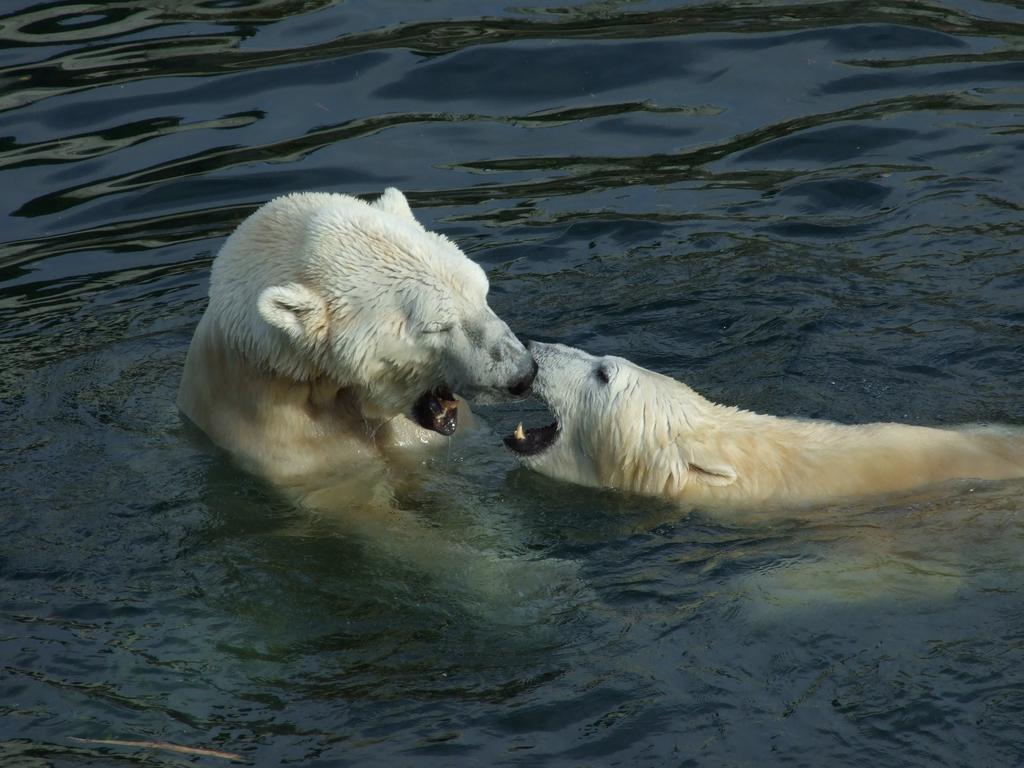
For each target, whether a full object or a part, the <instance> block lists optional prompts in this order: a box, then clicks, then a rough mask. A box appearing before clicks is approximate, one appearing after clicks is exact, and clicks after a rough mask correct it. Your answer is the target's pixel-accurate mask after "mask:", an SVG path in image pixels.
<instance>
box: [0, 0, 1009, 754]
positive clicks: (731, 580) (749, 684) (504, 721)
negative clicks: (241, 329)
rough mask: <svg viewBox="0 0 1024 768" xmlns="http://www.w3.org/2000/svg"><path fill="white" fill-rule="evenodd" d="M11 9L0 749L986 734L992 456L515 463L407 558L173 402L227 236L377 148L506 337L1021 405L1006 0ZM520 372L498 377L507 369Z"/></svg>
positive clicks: (445, 498) (2, 375)
mask: <svg viewBox="0 0 1024 768" xmlns="http://www.w3.org/2000/svg"><path fill="white" fill-rule="evenodd" d="M3 13H4V14H6V15H5V16H3V17H0V84H2V87H0V169H2V174H3V175H2V178H3V182H4V183H3V184H2V185H0V211H2V213H3V216H4V218H3V231H2V234H0V240H2V243H0V355H2V359H3V361H4V363H3V365H2V366H0V434H3V436H4V438H5V439H4V442H3V446H4V447H3V450H2V451H0V478H2V487H3V491H4V492H3V498H4V504H3V505H2V507H0V762H4V763H10V764H11V765H28V766H37V765H38V766H43V765H53V766H78V765H132V764H139V765H180V764H182V763H183V762H184V763H189V762H199V763H202V764H218V763H221V762H222V761H219V760H217V759H216V758H202V759H198V758H197V759H195V760H193V758H188V757H183V756H180V755H174V754H172V753H168V752H161V751H155V750H147V749H138V748H125V747H116V746H110V745H107V746H103V745H97V744H89V743H83V742H79V741H75V739H76V738H82V739H135V740H149V741H167V742H172V743H175V744H183V745H190V746H197V747H207V748H212V749H220V750H225V751H229V752H234V753H238V754H240V755H242V756H243V757H244V758H245V759H246V760H247V761H249V762H251V763H252V764H255V765H261V766H280V765H302V766H342V765H358V766H372V765H382V766H383V765H388V766H391V765H410V764H415V765H421V764H422V765H467V766H476V765H486V764H497V765H524V766H534V765H552V766H562V765H565V766H578V765H611V764H619V765H631V766H661V765H735V766H748V765H749V766H754V765H764V764H771V765H776V764H777V765H809V766H810V765H831V766H843V765H849V766H861V765H864V764H872V765H884V766H934V765H972V766H973V765H1015V764H1017V763H1019V762H1020V761H1021V760H1022V759H1024V754H1022V752H1024V748H1022V746H1021V745H1022V744H1024V728H1022V726H1021V722H1022V714H1024V673H1022V672H1021V669H1024V619H1022V616H1024V611H1022V608H1024V600H1022V598H1021V588H1022V586H1024V571H1022V566H1021V562H1022V559H1021V551H1022V548H1024V502H1022V500H1021V499H1022V496H1021V491H1022V490H1024V484H1022V483H1005V484H991V485H986V484H976V483H970V482H965V483H953V484H951V485H950V486H949V487H947V488H944V489H942V490H941V492H938V493H928V494H915V495H911V496H905V497H901V498H897V499H884V500H875V501H871V502H866V503H864V504H861V505H857V506H845V507H843V506H832V507H829V508H826V509H820V510H815V511H814V513H813V514H807V513H804V514H802V515H794V516H792V517H773V518H770V519H765V518H763V517H758V516H756V515H754V516H738V515H733V516H730V515H723V514H711V513H708V512H703V511H701V510H693V511H684V512H681V511H679V510H676V509H673V508H670V507H668V506H667V505H665V504H662V503H659V502H652V501H649V500H641V499H636V498H633V497H628V496H624V495H620V494H615V493H600V492H593V491H587V490H583V489H578V488H574V487H570V486H566V485H562V484H559V483H555V482H552V481H547V480H545V479H543V478H538V477H535V476H533V475H530V474H529V473H526V472H524V471H522V470H519V469H517V468H516V466H515V463H514V461H513V460H512V458H511V457H510V456H509V455H507V454H506V453H505V452H504V451H503V449H502V448H501V446H500V444H499V441H498V438H497V435H498V434H499V433H500V432H501V431H502V430H504V429H506V428H507V427H508V426H510V424H511V423H514V420H515V418H517V416H518V415H519V413H518V411H517V410H516V409H510V408H491V409H485V411H486V415H487V417H488V418H489V419H490V421H491V423H492V424H493V425H494V431H493V432H492V433H485V434H484V435H483V436H480V437H479V438H473V439H472V440H469V441H467V442H463V443H462V444H460V445H457V446H455V447H454V448H453V451H452V453H451V456H450V457H448V456H446V457H440V458H439V459H438V460H437V461H436V462H435V464H434V465H433V466H431V467H429V468H428V470H429V471H428V472H427V474H428V476H429V481H427V482H424V484H423V485H422V486H421V487H419V488H417V489H416V490H415V491H413V492H410V493H409V494H407V496H406V497H405V498H403V499H402V503H403V505H404V506H405V507H406V508H407V509H409V510H410V511H412V512H413V513H415V514H417V515H420V516H421V517H422V519H424V520H425V521H427V522H428V523H429V524H431V525H434V526H436V527H437V529H438V531H441V532H443V533H444V535H445V536H446V537H449V538H450V539H451V541H452V542H453V544H455V545H457V546H459V547H463V548H464V551H466V552H473V553H474V557H473V558H470V559H468V560H467V562H466V563H464V564H461V565H459V564H453V569H452V570H453V573H452V575H451V577H450V578H448V577H438V576H436V575H434V576H429V577H425V576H424V575H423V574H422V573H421V572H419V571H418V570H417V568H415V567H414V566H413V565H410V564H409V563H407V562H403V561H402V560H401V559H396V558H394V557H390V556H389V552H388V550H387V548H386V547H382V546H381V545H380V543H379V542H374V541H372V540H367V539H366V538H362V537H358V536H352V535H349V534H348V533H346V531H345V529H344V527H343V526H339V525H338V521H336V520H331V519H329V518H325V517H323V516H313V515H310V514H308V513H306V512H303V511H301V510H298V509H295V508H293V507H291V506H290V505H288V504H287V503H286V502H284V501H282V500H281V499H279V498H278V497H276V496H275V495H274V494H273V493H272V492H271V491H270V490H269V489H267V488H265V487H264V486H262V485H261V484H260V483H259V482H258V481H257V480H255V479H253V478H250V477H247V476H246V475H244V474H242V473H241V472H239V471H238V470H236V469H234V468H233V467H232V466H231V465H230V463H229V462H227V461H225V459H224V458H223V457H222V456H220V455H218V454H217V453H216V452H214V451H212V450H210V448H209V447H208V446H207V445H205V444H204V443H203V442H202V440H199V439H196V436H195V435H194V434H191V433H190V432H189V431H188V430H187V429H185V428H184V426H183V425H182V423H181V421H180V418H179V416H178V414H177V412H176V409H175V407H174V396H175V391H176V388H177V382H178V377H179V375H180V371H181V366H182V362H183V358H184V354H185V351H186V349H187V346H188V341H189V338H190V336H191V333H192V329H193V328H194V326H195V324H196V322H197V320H198V318H199V316H200V314H201V312H202V310H203V307H204V306H205V300H206V290H207V277H208V271H209V266H210V262H211V260H212V258H213V256H214V254H215V253H216V251H217V248H218V247H219V246H220V244H221V243H222V242H223V239H224V237H225V236H226V235H227V233H228V232H230V231H231V230H232V229H233V228H234V227H235V226H236V225H237V224H238V222H239V221H240V220H241V219H242V218H243V217H244V216H246V215H247V214H248V213H250V212H251V211H252V210H254V209H255V207H256V206H258V205H259V204H260V203H262V202H264V201H266V200H268V199H269V198H271V197H273V196H275V195H278V194H281V193H285V192H289V191H293V190H300V189H318V190H329V191H337V192H345V193H350V194H358V195H365V196H372V195H374V194H377V193H379V192H380V191H381V190H382V189H383V188H384V187H385V186H388V185H395V186H398V187H400V188H401V189H403V190H405V191H406V192H407V194H408V195H409V197H410V200H411V201H412V203H413V204H414V207H415V209H416V211H417V214H418V215H419V216H420V217H421V218H422V220H423V221H424V223H425V224H426V225H427V226H429V227H432V228H435V229H437V230H439V231H442V232H444V233H445V234H447V235H449V236H450V237H452V238H454V239H455V240H456V241H457V242H459V243H460V244H461V245H462V246H463V248H464V249H465V250H466V251H467V252H468V253H469V254H471V255H472V256H473V258H475V259H477V260H478V261H479V262H480V263H481V264H482V265H483V266H484V267H485V268H486V269H487V271H488V273H489V275H490V277H491V283H492V292H491V303H492V306H494V308H495V309H496V310H497V311H498V312H499V314H501V315H502V316H503V317H504V318H505V319H506V320H507V321H508V322H509V324H510V325H511V326H512V327H513V328H514V329H515V330H516V331H517V332H518V333H520V334H521V335H522V336H523V337H526V338H540V339H552V340H560V341H565V342H568V343H571V344H575V345H579V346H584V347H586V348H588V349H590V350H592V351H595V352H607V353H613V354H621V355H625V356H628V357H630V358H632V359H634V360H636V361H637V362H639V363H641V364H643V365H647V366H649V367H653V368H655V369H657V370H659V371H662V372H664V373H667V374H670V375H673V376H676V377H679V378H682V379H684V380H685V381H687V382H688V383H689V384H690V385H691V386H693V387H695V388H696V389H698V391H701V392H702V393H704V394H705V395H707V396H709V397H711V398H713V399H717V400H721V401H724V402H728V403H734V404H737V405H741V406H744V407H747V408H753V409H756V410H761V411H767V412H772V413H778V414H785V415H798V416H811V417H824V418H832V419H837V420H841V421H849V422H854V421H867V420H883V419H884V420H900V421H910V422H914V423H926V424H937V425H948V424H956V423H962V422H1005V423H1017V424H1024V398H1022V396H1021V393H1022V391H1024V366H1022V365H1021V360H1022V359H1024V343H1022V330H1024V260H1022V251H1024V215H1022V214H1024V188H1022V182H1021V179H1022V178H1024V173H1022V169H1024V118H1022V114H1024V47H1022V43H1021V41H1022V39H1024V37H1022V36H1024V9H1022V7H1021V5H1020V3H1018V2H1013V0H1004V1H1003V2H952V1H946V2H934V1H932V2H873V1H872V0H858V2H814V3H788V4H787V3H718V4H716V3H699V2H693V3H681V4H667V3H659V2H593V3H587V4H583V5H579V6H575V7H567V6H564V5H559V4H556V3H550V2H539V3H534V4H532V5H515V4H512V5H503V4H500V3H481V2H473V3H469V2H443V3H417V2H397V1H396V2H383V1H379V0H374V2H370V1H369V0H361V1H356V2H331V1H330V0H314V1H310V2H291V1H287V0H278V1H276V2H275V0H241V1H240V2H206V1H201V0H192V2H178V3H130V2H114V3H103V4H99V3H95V4H88V3H69V2H56V3H47V4H33V3H30V2H18V1H17V0H12V1H11V2H8V3H7V4H5V6H4V11H3ZM538 408H539V406H536V405H532V406H528V409H538Z"/></svg>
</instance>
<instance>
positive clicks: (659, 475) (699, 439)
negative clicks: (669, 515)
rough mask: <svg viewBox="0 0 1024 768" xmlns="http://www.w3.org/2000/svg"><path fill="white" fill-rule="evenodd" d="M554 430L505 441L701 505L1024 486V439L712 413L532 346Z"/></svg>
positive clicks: (594, 360)
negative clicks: (949, 484)
mask: <svg viewBox="0 0 1024 768" xmlns="http://www.w3.org/2000/svg"><path fill="white" fill-rule="evenodd" d="M530 349H531V351H532V352H533V355H534V357H535V359H536V360H537V363H538V364H539V366H540V370H539V373H538V374H537V378H536V380H535V381H534V384H533V391H534V392H535V393H536V394H538V395H539V396H540V397H541V398H543V399H544V400H545V401H546V402H547V404H548V406H549V407H550V408H551V410H552V411H553V412H554V415H555V417H556V419H557V420H556V421H555V422H554V423H553V424H550V425H548V426H544V427H535V428H533V429H528V430H524V429H523V426H522V423H520V424H519V426H518V427H517V428H516V431H515V433H513V434H512V435H509V436H508V437H506V438H505V443H506V445H508V446H509V447H510V448H511V449H512V450H513V451H514V452H516V453H517V454H518V455H519V457H520V459H521V460H522V462H523V463H524V464H525V465H526V466H528V467H531V468H532V469H535V470H537V471H538V472H541V473H543V474H545V475H549V476H551V477H554V478H558V479H561V480H567V481H569V482H574V483H579V484H582V485H589V486H595V487H605V488H617V489H621V490H625V491H631V492H635V493H640V494H646V495H653V496H665V497H670V498H675V499H680V500H683V501H686V502H693V503H695V504H699V505H710V506H713V505H715V504H724V505H729V506H737V505H741V506H742V505H744V504H758V505H762V506H768V507H772V506H780V507H781V506H791V505H794V504H803V503H811V502H820V501H825V500H830V499H839V498H843V497H853V496H860V495H864V494H881V493H890V492H897V491H905V490H910V489H914V488H917V487H922V486H925V485H928V484H931V483H937V482H940V481H943V480H951V479H954V478H978V479H991V480H995V479H1007V478H1013V477H1022V476H1024V432H1022V431H1021V430H1017V429H1014V428H1008V427H1007V428H1003V427H998V428H997V427H962V428H957V429H935V428H929V427H917V426H909V425H904V424H863V425H858V426H848V425H842V424H836V423H833V422H827V421H811V420H798V419H783V418H777V417H774V416H765V415H761V414H757V413H751V412H749V411H743V410H740V409H738V408H734V407H727V406H722V405H717V404H715V403H712V402H710V401H708V400H706V399H705V398H703V397H701V396H700V395H699V394H697V393H696V392H695V391H693V390H692V389H690V388H689V387H688V386H686V385H685V384H683V383H681V382H678V381H675V380H674V379H671V378H669V377H667V376H662V375H660V374H657V373H654V372H653V371H648V370H646V369H644V368H641V367H640V366H638V365H635V364H633V363H631V362H629V361H628V360H624V359H622V358H619V357H595V356H594V355H590V354H587V353H586V352H583V351H581V350H578V349H573V348H571V347H566V346H562V345H557V344H554V345H552V344H541V343H536V342H535V343H532V344H531V345H530Z"/></svg>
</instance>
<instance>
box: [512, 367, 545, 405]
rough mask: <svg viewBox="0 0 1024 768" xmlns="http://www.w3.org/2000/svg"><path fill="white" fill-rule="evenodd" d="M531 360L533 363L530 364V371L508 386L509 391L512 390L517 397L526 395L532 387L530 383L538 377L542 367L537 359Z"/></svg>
mask: <svg viewBox="0 0 1024 768" xmlns="http://www.w3.org/2000/svg"><path fill="white" fill-rule="evenodd" d="M530 362H531V363H532V364H533V365H531V366H530V372H529V373H528V374H526V375H525V376H523V378H521V379H520V380H519V381H517V382H516V383H515V384H513V385H512V386H511V387H509V388H508V391H509V392H511V393H512V394H513V395H515V396H516V397H518V396H519V395H525V394H526V392H527V391H528V390H529V389H530V385H531V384H533V380H534V379H535V378H537V371H538V370H540V368H539V367H538V365H537V361H536V360H530Z"/></svg>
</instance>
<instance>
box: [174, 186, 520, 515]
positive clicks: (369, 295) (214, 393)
mask: <svg viewBox="0 0 1024 768" xmlns="http://www.w3.org/2000/svg"><path fill="white" fill-rule="evenodd" d="M487 290H488V283H487V277H486V276H485V274H484V272H483V270H482V269H481V268H480V267H479V266H478V265H477V264H476V263H474V262H473V261H471V260H470V259H468V258H467V257H466V256H465V255H464V254H463V253H462V251H460V250H459V249H458V247H457V246H456V245H455V244H453V243H452V242H451V241H449V240H448V239H446V238H445V237H443V236H442V235H439V234H436V233H433V232H428V231H427V230H425V229H424V228H423V226H422V225H420V223H419V222H417V221H416V219H415V218H414V217H413V214H412V211H411V210H410V209H409V205H408V203H407V202H406V199H405V197H404V196H403V195H402V193H401V192H399V191H398V190H397V189H387V190H386V191H385V192H384V194H383V195H382V196H381V197H380V198H379V199H378V200H377V201H375V202H374V203H372V204H370V203H366V202H363V201H361V200H358V199H356V198H354V197H349V196H347V195H339V194H327V193H312V192H310V193H298V194H292V195H288V196H285V197H280V198H277V199H275V200H273V201H271V202H269V203H267V204H266V205H264V206H263V207H261V208H260V209H259V210H257V211H256V212H255V213H253V214H252V215H251V216H249V217H248V218H247V219H246V220H245V221H243V222H242V223H241V225H239V227H238V228H237V229H236V230H235V231H234V233H232V235H231V236H230V237H229V238H228V239H227V241H226V242H225V243H224V245H223V247H222V248H221V249H220V252H219V253H218V254H217V257H216V259H214V262H213V269H212V274H211V276H210V302H209V305H208V307H207V308H206V312H205V313H204V314H203V317H202V319H201V320H200V322H199V326H198V327H197V328H196V331H195V335H194V337H193V339H192V344H191V346H190V348H189V351H188V356H187V359H186V361H185V369H184V372H183V375H182V379H181V387H180V389H179V393H178V405H179V407H180V409H181V411H182V412H183V413H184V414H185V415H186V416H188V418H189V419H190V420H191V421H192V422H194V423H195V424H196V425H198V426H199V427H200V428H201V429H202V430H203V431H204V432H206V434H207V435H208V436H209V437H210V438H211V439H212V440H213V442H214V443H216V444H218V445H220V446H221V447H223V448H225V449H227V450H228V451H229V452H230V453H232V454H233V455H234V456H235V457H236V458H237V459H238V460H239V461H240V462H241V463H242V464H243V466H245V467H246V468H247V469H250V470H252V471H255V472H256V473H258V474H260V475H262V476H264V477H266V478H268V479H270V480H271V481H272V482H274V483H275V484H277V485H279V486H294V487H295V488H296V489H298V488H302V489H307V490H308V489H310V488H317V487H319V488H321V489H322V488H325V487H331V488H333V489H334V490H333V491H331V493H335V495H337V494H338V493H340V494H341V495H342V496H344V495H345V493H347V491H345V490H341V491H339V490H338V488H339V483H341V485H342V486H343V485H344V484H345V483H344V478H346V477H347V478H349V480H350V483H349V485H350V486H351V488H366V487H369V486H371V485H372V482H370V478H369V475H370V474H372V473H373V472H374V471H375V470H376V471H377V472H378V474H379V472H380V470H381V467H382V466H383V467H385V470H384V471H385V472H386V467H387V464H388V461H389V459H391V458H394V457H395V456H396V455H398V454H402V453H408V451H409V448H411V447H413V446H417V445H422V444H430V443H432V442H437V441H439V440H440V437H439V435H438V434H437V433H440V435H450V434H451V433H452V432H453V431H454V430H455V427H456V419H457V416H458V409H457V408H456V399H455V396H454V395H453V394H452V393H458V394H459V395H462V396H465V397H469V398H473V397H478V396H482V397H488V396H505V397H508V396H509V394H510V393H511V394H512V395H516V394H522V393H524V392H525V391H526V389H527V388H528V387H529V384H530V382H531V381H532V379H533V375H534V371H535V364H534V362H533V359H532V358H531V356H530V354H529V352H527V350H526V349H525V348H524V347H523V345H522V344H521V343H520V342H519V340H518V339H517V338H516V337H515V336H514V335H513V334H512V332H511V331H510V330H509V328H508V326H506V325H505V323H504V322H502V321H501V320H500V319H499V318H498V317H497V316H496V315H495V314H494V312H492V311H491V309H490V307H489V306H488V305H487ZM467 416H468V414H467V413H465V409H463V421H464V422H465V421H466V418H467ZM381 460H383V461H381ZM361 474H365V475H366V476H361ZM351 488H350V489H351ZM300 495H301V494H300Z"/></svg>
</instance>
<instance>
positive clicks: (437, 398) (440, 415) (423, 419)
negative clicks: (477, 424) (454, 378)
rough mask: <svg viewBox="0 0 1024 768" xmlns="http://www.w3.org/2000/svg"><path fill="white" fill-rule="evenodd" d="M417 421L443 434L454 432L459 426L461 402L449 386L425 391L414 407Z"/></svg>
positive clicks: (414, 415) (413, 410)
mask: <svg viewBox="0 0 1024 768" xmlns="http://www.w3.org/2000/svg"><path fill="white" fill-rule="evenodd" d="M412 415H413V417H414V418H415V419H416V423H417V424H419V425H420V426H421V427H423V428H424V429H432V430H434V431H435V432H437V433H439V434H442V435H451V434H454V432H455V429H456V427H458V426H459V402H458V400H456V399H455V395H453V394H452V391H451V390H450V389H448V388H447V387H435V388H434V389H430V390H427V391H426V392H424V393H423V394H422V395H421V396H420V398H419V400H417V401H416V402H415V404H414V405H413V407H412Z"/></svg>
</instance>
